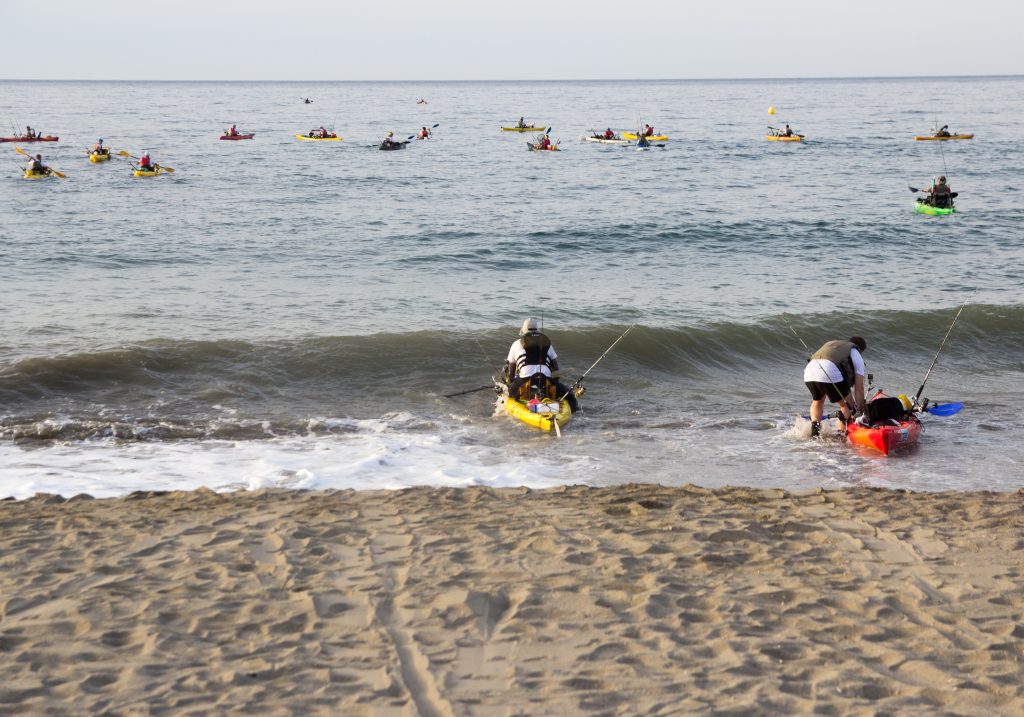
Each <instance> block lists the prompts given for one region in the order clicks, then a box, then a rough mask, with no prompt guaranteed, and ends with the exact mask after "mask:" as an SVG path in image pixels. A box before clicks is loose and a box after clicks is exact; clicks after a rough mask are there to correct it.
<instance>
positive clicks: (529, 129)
mask: <svg viewBox="0 0 1024 717" xmlns="http://www.w3.org/2000/svg"><path fill="white" fill-rule="evenodd" d="M546 129H547V127H502V128H501V131H502V132H543V131H544V130H546Z"/></svg>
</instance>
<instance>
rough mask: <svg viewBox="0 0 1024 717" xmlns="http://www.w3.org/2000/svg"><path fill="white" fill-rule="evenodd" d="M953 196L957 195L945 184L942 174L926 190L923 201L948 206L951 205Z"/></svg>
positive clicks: (937, 205)
mask: <svg viewBox="0 0 1024 717" xmlns="http://www.w3.org/2000/svg"><path fill="white" fill-rule="evenodd" d="M955 196H957V192H954V191H952V190H951V189H950V187H949V185H948V184H946V177H945V176H942V177H939V178H938V180H937V181H934V182H932V186H931V189H929V190H928V195H927V196H926V197H925V199H924V203H925V204H928V205H931V206H933V207H941V208H948V207H951V206H953V197H955Z"/></svg>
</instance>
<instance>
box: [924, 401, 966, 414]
mask: <svg viewBox="0 0 1024 717" xmlns="http://www.w3.org/2000/svg"><path fill="white" fill-rule="evenodd" d="M963 407H964V404H963V402H962V401H957V402H956V403H938V404H935V405H934V406H929V407H928V408H927V409H925V410H926V411H927V412H928V413H930V414H932V415H933V416H955V415H956V414H958V413H960V411H961V410H962V409H963Z"/></svg>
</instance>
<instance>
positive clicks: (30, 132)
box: [25, 125, 36, 139]
mask: <svg viewBox="0 0 1024 717" xmlns="http://www.w3.org/2000/svg"><path fill="white" fill-rule="evenodd" d="M25 138H26V139H35V138H36V133H35V132H34V131H33V129H32V128H31V127H29V126H28V125H26V126H25Z"/></svg>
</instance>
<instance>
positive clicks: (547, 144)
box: [540, 137, 551, 149]
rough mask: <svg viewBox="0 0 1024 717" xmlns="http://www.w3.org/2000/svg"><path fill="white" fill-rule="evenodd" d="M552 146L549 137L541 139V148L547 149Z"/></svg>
mask: <svg viewBox="0 0 1024 717" xmlns="http://www.w3.org/2000/svg"><path fill="white" fill-rule="evenodd" d="M550 146H551V140H550V139H548V138H547V137H545V138H544V139H542V140H541V141H540V148H541V149H547V148H548V147H550Z"/></svg>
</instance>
